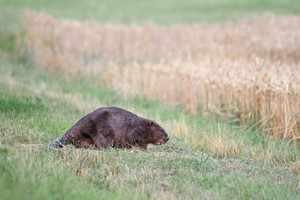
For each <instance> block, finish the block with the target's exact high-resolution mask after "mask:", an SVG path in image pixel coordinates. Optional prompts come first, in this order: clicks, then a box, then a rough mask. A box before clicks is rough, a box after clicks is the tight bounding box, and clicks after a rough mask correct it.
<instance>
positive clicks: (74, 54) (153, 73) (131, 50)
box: [21, 13, 300, 148]
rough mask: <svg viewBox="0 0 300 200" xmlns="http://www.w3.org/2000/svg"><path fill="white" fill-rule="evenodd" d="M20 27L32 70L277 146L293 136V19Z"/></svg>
mask: <svg viewBox="0 0 300 200" xmlns="http://www.w3.org/2000/svg"><path fill="white" fill-rule="evenodd" d="M24 24H25V27H26V36H25V38H24V39H23V40H22V42H21V43H22V44H25V48H26V52H27V53H28V58H29V59H30V61H31V62H32V63H33V64H34V65H36V66H37V67H41V68H45V69H48V70H50V71H55V72H62V73H65V74H67V75H72V76H73V75H78V74H84V75H87V76H88V77H90V78H91V79H94V80H95V81H97V82H99V83H103V84H105V85H106V86H108V87H110V88H113V89H116V90H118V91H120V92H122V93H125V94H130V95H131V94H143V95H145V96H147V97H149V98H152V99H159V100H162V101H164V102H167V103H169V104H172V105H183V106H184V107H185V108H186V109H187V110H188V111H190V112H191V113H196V112H198V111H199V110H201V111H202V112H206V111H212V112H215V113H217V114H219V115H221V116H223V115H224V116H226V117H229V118H230V119H232V120H233V121H236V122H238V123H240V124H242V125H249V124H254V125H255V126H261V127H262V128H263V129H264V130H265V131H266V132H268V133H270V134H273V135H275V136H279V137H282V138H289V139H296V138H299V136H300V133H299V129H300V110H299V108H300V96H299V91H300V68H299V64H300V40H299V38H300V17H293V16H289V17H276V16H274V15H272V14H266V15H264V16H261V17H256V18H252V19H249V20H246V21H241V22H237V23H225V24H212V25H206V24H202V25H174V26H171V27H159V26H156V25H145V26H121V25H111V24H106V25H102V24H98V23H95V22H78V21H72V20H57V19H54V18H52V17H50V16H48V15H47V14H45V13H39V14H34V13H27V14H26V15H25V16H24ZM178 129H180V130H179V132H182V134H185V130H184V127H178ZM181 129H182V130H181ZM233 148H234V147H233Z"/></svg>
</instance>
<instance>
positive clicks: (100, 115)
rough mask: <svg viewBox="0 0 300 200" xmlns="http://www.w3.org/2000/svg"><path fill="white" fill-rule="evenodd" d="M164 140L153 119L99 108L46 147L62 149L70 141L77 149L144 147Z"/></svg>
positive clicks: (111, 108)
mask: <svg viewBox="0 0 300 200" xmlns="http://www.w3.org/2000/svg"><path fill="white" fill-rule="evenodd" d="M168 140H169V137H168V134H167V133H166V131H165V130H164V129H163V128H162V127H161V126H160V125H159V124H158V123H156V122H155V121H153V120H150V119H146V118H142V117H139V116H137V115H136V114H134V113H131V112H129V111H127V110H124V109H122V108H118V107H101V108H98V109H96V110H95V111H93V112H91V113H89V114H87V115H86V116H84V117H83V118H81V119H80V120H79V121H78V122H77V123H76V124H74V125H73V126H72V127H71V128H70V129H69V130H68V131H67V132H66V133H65V134H64V135H63V136H62V137H61V138H59V139H57V140H56V141H54V142H52V143H51V144H49V145H48V147H49V148H62V147H64V146H65V145H67V144H72V145H74V146H75V147H77V148H92V149H104V148H107V147H117V148H131V147H132V146H137V147H139V148H140V149H142V150H146V149H147V145H148V144H154V145H161V144H165V143H166V142H167V141H168Z"/></svg>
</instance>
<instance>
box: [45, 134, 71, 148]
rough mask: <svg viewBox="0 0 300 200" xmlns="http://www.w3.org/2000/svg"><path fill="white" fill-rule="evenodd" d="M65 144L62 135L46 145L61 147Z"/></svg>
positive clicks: (48, 146)
mask: <svg viewBox="0 0 300 200" xmlns="http://www.w3.org/2000/svg"><path fill="white" fill-rule="evenodd" d="M66 144H67V142H66V140H64V138H63V137H61V138H59V139H57V140H55V141H54V142H52V143H50V144H48V145H47V148H50V149H54V148H63V147H64V146H65V145H66Z"/></svg>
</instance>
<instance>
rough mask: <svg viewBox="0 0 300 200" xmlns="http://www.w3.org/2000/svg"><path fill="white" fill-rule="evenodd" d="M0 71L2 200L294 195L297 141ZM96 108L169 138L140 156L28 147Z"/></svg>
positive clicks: (31, 74)
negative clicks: (124, 113)
mask: <svg viewBox="0 0 300 200" xmlns="http://www.w3.org/2000/svg"><path fill="white" fill-rule="evenodd" d="M0 72H1V73H0V74H1V75H0V76H1V83H0V120H1V122H2V123H1V125H0V130H1V131H0V138H1V139H0V155H1V159H0V170H1V172H0V174H1V176H0V179H1V181H0V182H1V187H0V189H1V191H0V192H1V194H3V196H2V197H3V198H4V199H11V198H13V199H41V198H42V199H59V198H63V199H83V198H84V199H94V198H100V197H101V198H104V199H106V198H107V199H108V198H109V199H157V198H166V199H174V198H176V199H185V198H188V199H199V198H200V199H208V198H209V199H224V198H231V199H251V198H255V199H286V198H288V199H297V198H299V195H300V194H299V189H298V188H297V187H298V182H299V179H298V176H297V174H299V173H300V162H299V160H300V159H299V155H300V154H299V147H298V146H297V144H290V145H289V144H288V143H287V142H285V141H279V140H276V139H272V138H269V137H267V136H263V135H261V134H259V133H253V132H252V131H250V130H248V131H247V130H242V129H240V128H237V127H234V126H230V125H228V124H225V123H224V122H222V121H220V120H218V119H214V118H204V117H202V116H190V115H188V114H186V113H185V112H184V111H183V110H182V109H180V108H178V109H173V108H170V107H167V106H164V105H162V104H161V103H159V102H154V101H148V100H146V99H144V98H142V97H134V98H131V97H122V96H119V95H118V94H116V93H114V92H111V91H108V90H106V89H104V88H102V87H101V86H94V85H92V84H91V83H90V82H89V81H87V80H84V79H80V78H79V79H78V80H65V79H63V78H61V77H58V76H55V75H50V74H47V73H44V72H40V71H35V70H33V69H30V68H27V67H24V66H10V65H9V64H7V63H6V64H5V63H3V62H2V63H1V67H0ZM100 105H115V106H121V107H125V108H127V109H130V110H133V111H134V112H136V113H139V114H140V115H143V116H146V117H149V118H154V119H155V120H157V121H159V122H160V123H161V124H162V125H163V126H164V127H166V129H167V131H168V132H169V133H170V136H171V140H170V142H169V143H168V144H167V145H163V146H157V147H153V148H150V149H149V150H147V151H145V152H142V151H139V150H137V149H133V150H119V149H107V150H103V151H94V150H82V149H75V148H73V147H71V146H68V147H67V148H66V149H62V150H57V151H50V152H49V151H45V149H43V148H40V147H34V146H33V147H31V146H30V145H29V144H32V143H34V144H44V143H47V142H49V141H51V140H53V139H55V138H56V137H58V136H60V135H62V134H63V132H64V131H65V130H66V129H68V128H69V127H70V126H71V125H72V124H73V123H75V122H76V121H77V120H78V119H79V118H80V117H81V116H82V115H84V114H86V113H88V112H90V111H91V110H93V109H94V108H96V107H97V106H100ZM21 144H22V145H21ZM214 144H215V145H214ZM24 145H25V147H24ZM228 146H229V147H230V148H228Z"/></svg>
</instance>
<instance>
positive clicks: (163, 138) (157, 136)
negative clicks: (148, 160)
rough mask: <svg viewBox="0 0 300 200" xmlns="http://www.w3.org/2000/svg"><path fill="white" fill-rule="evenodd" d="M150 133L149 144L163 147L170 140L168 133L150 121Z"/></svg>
mask: <svg viewBox="0 0 300 200" xmlns="http://www.w3.org/2000/svg"><path fill="white" fill-rule="evenodd" d="M148 126H149V133H148V137H147V142H148V143H149V144H154V145H161V144H165V143H166V142H167V141H168V140H169V136H168V134H167V133H166V131H165V130H164V129H163V128H162V127H161V126H159V125H158V123H156V122H154V121H151V120H150V121H149V124H148Z"/></svg>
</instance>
